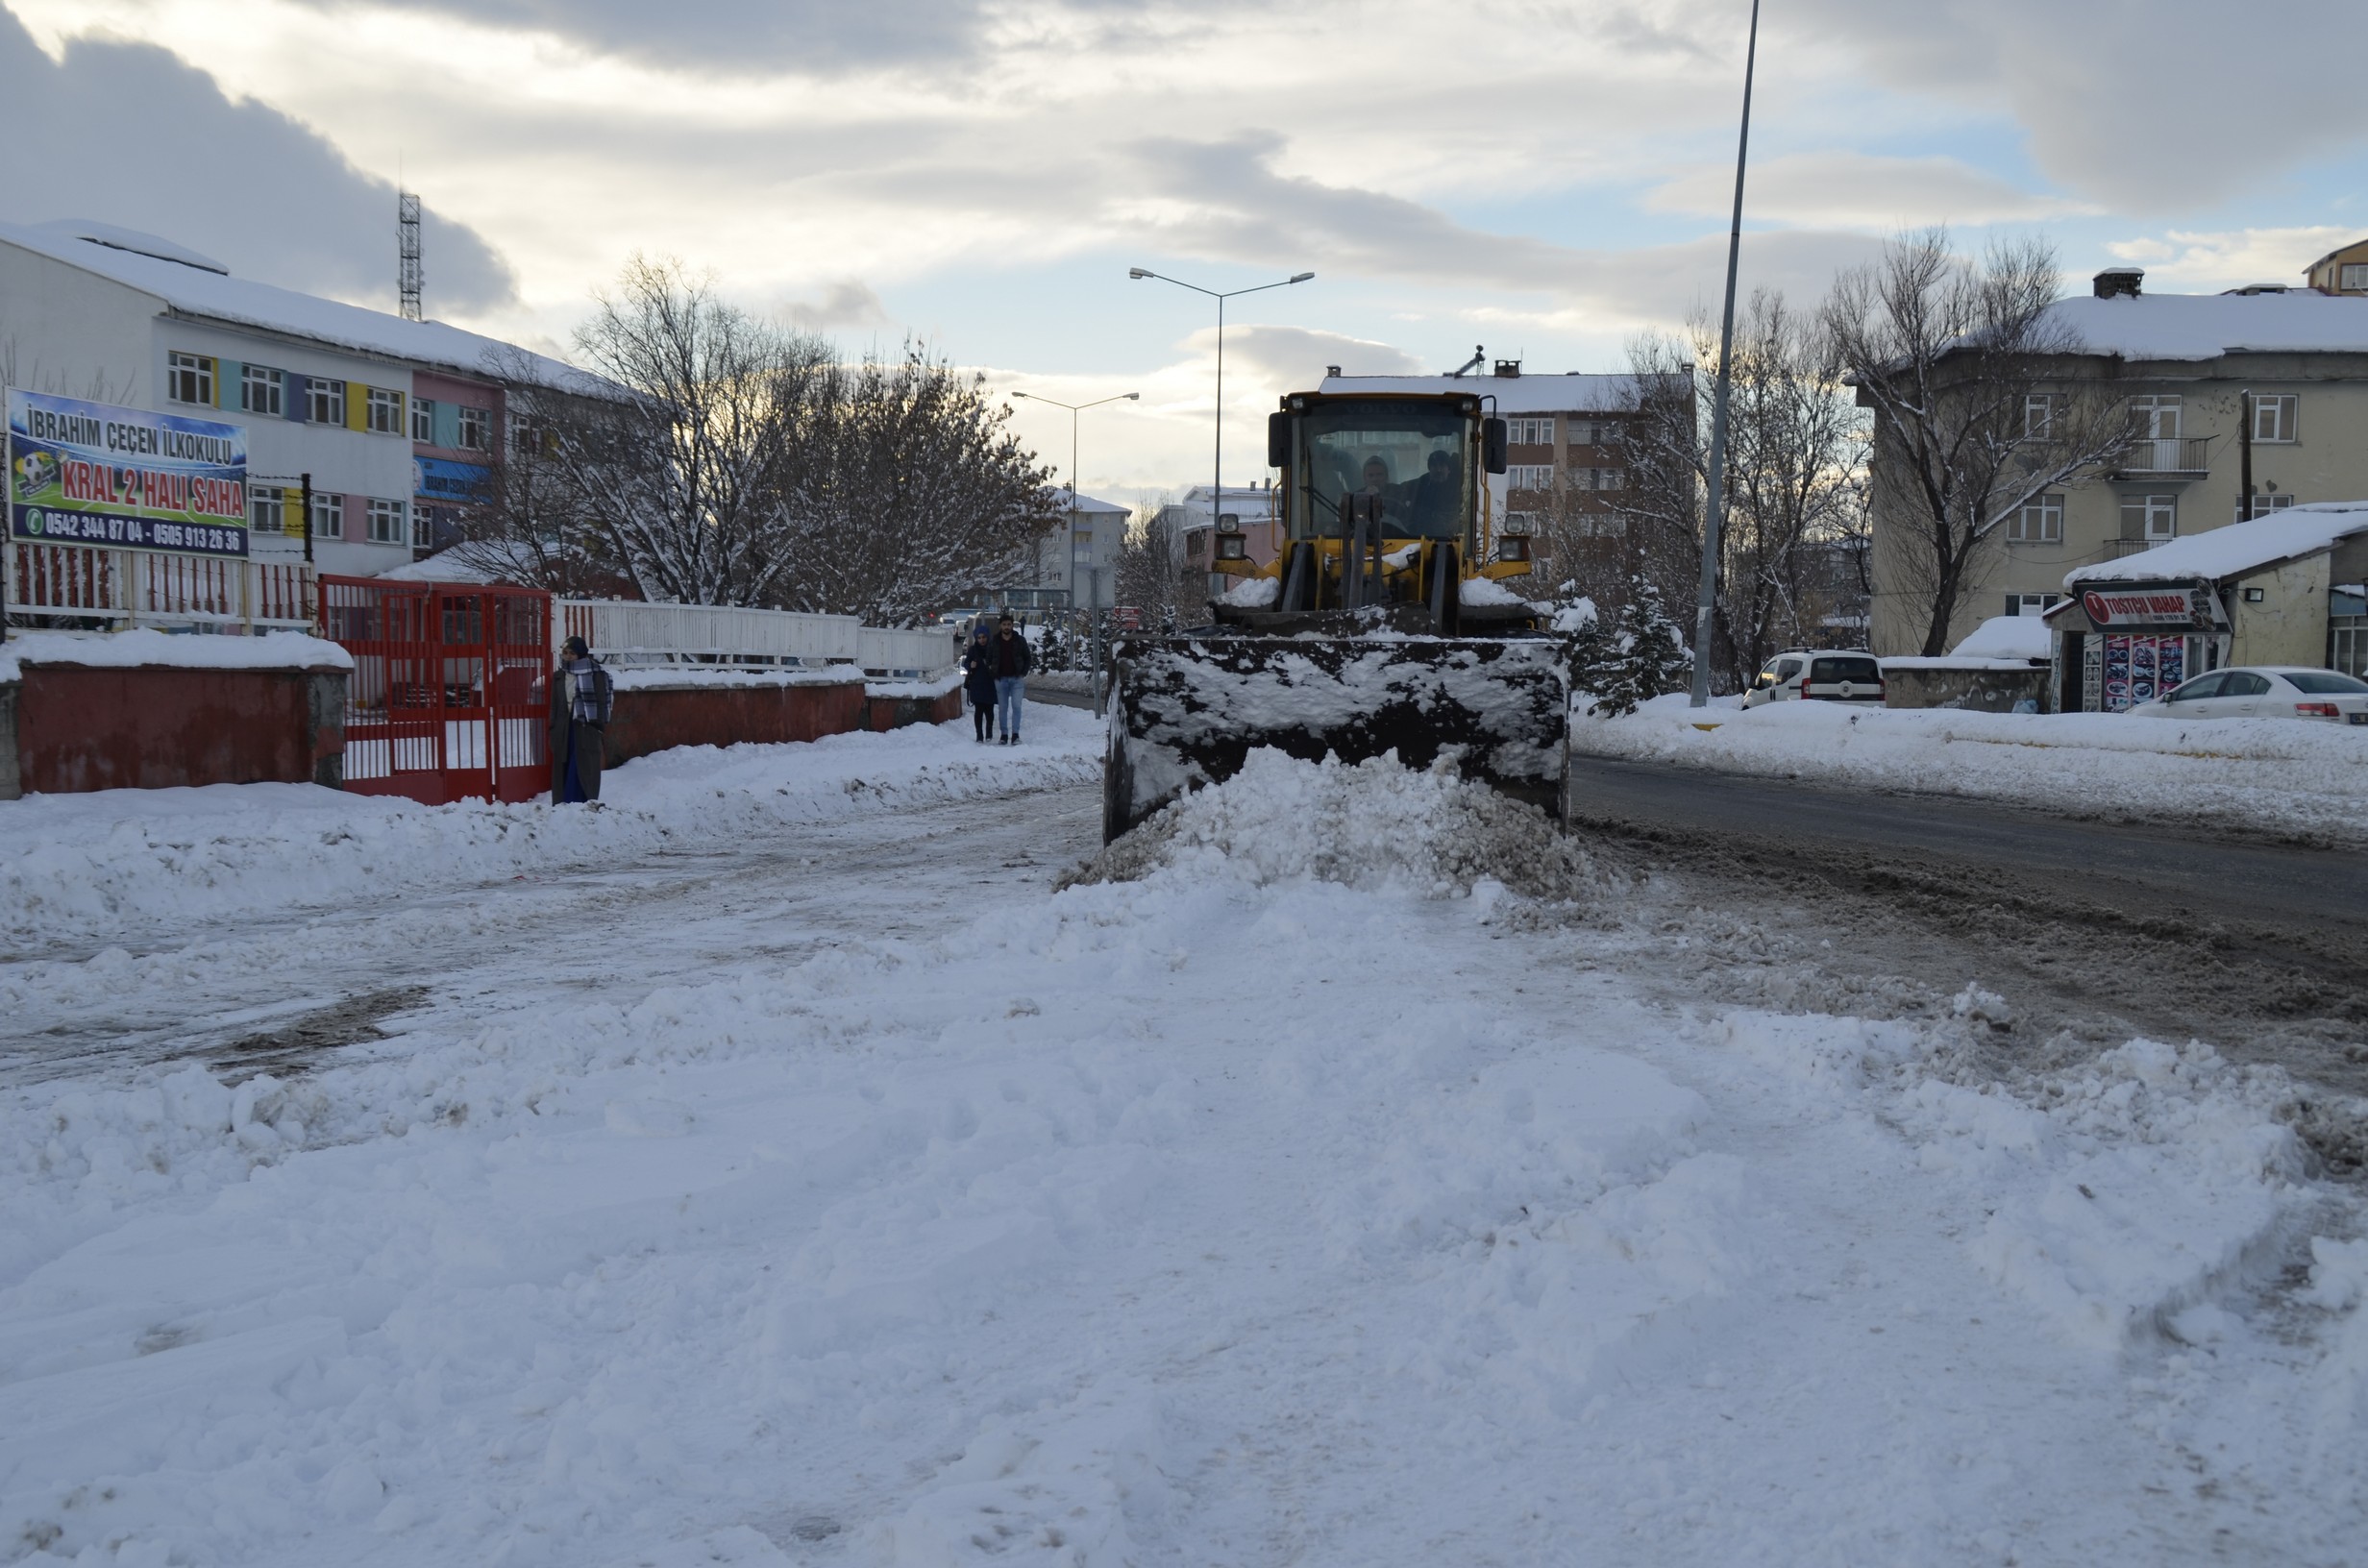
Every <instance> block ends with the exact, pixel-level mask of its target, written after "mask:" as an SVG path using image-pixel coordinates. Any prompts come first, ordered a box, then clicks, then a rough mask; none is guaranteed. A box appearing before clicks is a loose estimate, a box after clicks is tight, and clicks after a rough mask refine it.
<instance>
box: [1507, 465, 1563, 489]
mask: <svg viewBox="0 0 2368 1568" xmlns="http://www.w3.org/2000/svg"><path fill="white" fill-rule="evenodd" d="M1505 483H1507V484H1508V485H1510V486H1512V487H1513V488H1514V489H1516V490H1551V489H1553V488H1554V465H1553V464H1552V463H1514V464H1511V465H1510V466H1508V467H1507V468H1506V469H1505Z"/></svg>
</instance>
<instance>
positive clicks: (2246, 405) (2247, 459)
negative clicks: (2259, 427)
mask: <svg viewBox="0 0 2368 1568" xmlns="http://www.w3.org/2000/svg"><path fill="white" fill-rule="evenodd" d="M2236 417H2237V418H2238V419H2239V420H2241V421H2243V423H2242V424H2241V425H2240V426H2239V427H2238V428H2237V432H2236V450H2237V453H2238V454H2239V455H2238V457H2237V460H2236V521H2237V522H2239V523H2243V522H2246V521H2248V520H2249V519H2250V518H2251V517H2252V516H2253V389H2252V388H2251V387H2247V388H2245V390H2243V391H2242V392H2239V393H2237V394H2236Z"/></svg>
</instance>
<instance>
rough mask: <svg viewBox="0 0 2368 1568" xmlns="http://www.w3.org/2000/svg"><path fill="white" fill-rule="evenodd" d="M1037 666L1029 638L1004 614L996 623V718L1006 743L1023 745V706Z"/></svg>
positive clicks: (1007, 744) (1008, 744)
mask: <svg viewBox="0 0 2368 1568" xmlns="http://www.w3.org/2000/svg"><path fill="white" fill-rule="evenodd" d="M1035 668H1036V655H1035V653H1034V652H1032V651H1031V650H1030V649H1029V648H1028V646H1027V639H1026V638H1025V637H1023V636H1021V635H1020V633H1019V630H1018V629H1017V628H1016V627H1014V626H1013V625H1012V624H1011V617H1010V616H1008V615H1007V616H1004V617H1003V618H1002V619H1001V620H1000V621H999V622H997V623H996V626H995V718H996V722H997V723H999V725H1001V727H1002V731H1003V744H1004V745H1005V746H1018V745H1019V744H1020V705H1021V702H1022V701H1023V699H1024V698H1026V696H1027V673H1028V672H1029V671H1030V670H1033V669H1035Z"/></svg>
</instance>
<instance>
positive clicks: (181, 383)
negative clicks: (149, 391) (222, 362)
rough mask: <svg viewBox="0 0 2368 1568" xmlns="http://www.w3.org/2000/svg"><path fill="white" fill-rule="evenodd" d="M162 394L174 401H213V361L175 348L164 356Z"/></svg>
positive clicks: (208, 403)
mask: <svg viewBox="0 0 2368 1568" xmlns="http://www.w3.org/2000/svg"><path fill="white" fill-rule="evenodd" d="M164 395H165V396H166V397H168V398H170V399H172V400H173V401H174V402H175V403H202V404H207V405H209V406H210V405H211V404H212V403H213V361H212V360H211V359H209V358H207V357H206V356H205V355H202V354H183V353H181V352H180V351H178V350H176V351H174V352H173V353H171V354H168V355H165V356H164Z"/></svg>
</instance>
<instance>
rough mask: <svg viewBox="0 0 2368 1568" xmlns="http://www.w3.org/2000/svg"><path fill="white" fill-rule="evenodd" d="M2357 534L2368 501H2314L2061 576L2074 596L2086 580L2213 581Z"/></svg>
mask: <svg viewBox="0 0 2368 1568" xmlns="http://www.w3.org/2000/svg"><path fill="white" fill-rule="evenodd" d="M2359 533H2368V501H2323V502H2312V503H2310V504H2308V505H2305V506H2289V507H2287V508H2286V509H2285V510H2284V511H2282V512H2273V513H2271V514H2270V515H2269V516H2267V517H2257V518H2253V519H2251V520H2250V521H2247V522H2243V523H2231V524H2229V525H2228V526H2227V527H2218V528H2213V529H2211V530H2210V531H2209V532H2208V533H2199V534H2194V535H2191V536H2190V537H2188V538H2185V539H2174V540H2172V541H2171V542H2170V543H2169V544H2167V545H2158V546H2157V547H2155V548H2154V549H2153V550H2148V551H2139V552H2138V553H2137V554H2135V555H2124V556H2123V557H2121V559H2119V560H2117V561H2099V562H2097V563H2096V564H2095V565H2093V566H2079V567H2074V568H2073V569H2072V570H2071V571H2069V572H2067V573H2065V574H2064V577H2063V585H2064V588H2065V590H2066V591H2067V592H2072V591H2076V590H2077V589H2078V588H2079V586H2080V585H2081V584H2082V583H2087V582H2161V581H2166V580H2169V579H2173V578H2178V579H2185V578H2188V577H2204V578H2208V579H2210V580H2213V581H2217V580H2219V579H2221V578H2223V577H2232V576H2238V575H2240V574H2242V573H2246V572H2252V571H2255V570H2257V569H2258V568H2261V567H2264V566H2271V565H2275V564H2276V563H2277V562H2279V561H2290V560H2292V559H2294V558H2295V557H2296V556H2298V555H2315V554H2317V553H2318V552H2319V551H2323V550H2332V549H2333V548H2334V547H2335V546H2336V545H2337V544H2338V543H2340V542H2341V541H2343V540H2345V539H2349V538H2351V537H2352V536H2353V535H2355V534H2359Z"/></svg>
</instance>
